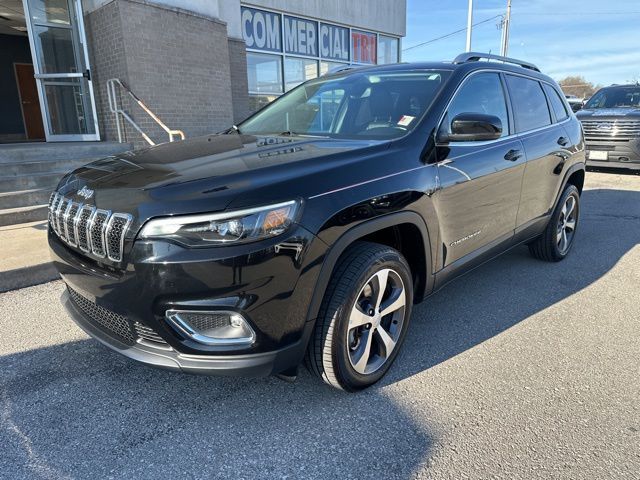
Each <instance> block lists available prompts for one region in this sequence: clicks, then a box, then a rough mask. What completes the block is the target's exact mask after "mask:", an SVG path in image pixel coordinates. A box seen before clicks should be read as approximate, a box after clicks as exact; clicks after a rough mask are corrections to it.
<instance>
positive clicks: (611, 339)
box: [0, 172, 640, 480]
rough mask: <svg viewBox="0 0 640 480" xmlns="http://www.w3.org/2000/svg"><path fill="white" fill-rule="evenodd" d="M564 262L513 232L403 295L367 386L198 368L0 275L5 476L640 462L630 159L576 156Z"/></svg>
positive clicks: (635, 216) (639, 471) (564, 469)
mask: <svg viewBox="0 0 640 480" xmlns="http://www.w3.org/2000/svg"><path fill="white" fill-rule="evenodd" d="M576 242H577V243H576V244H575V245H574V249H573V251H572V252H571V255H570V257H569V258H567V259H566V260H565V261H564V262H561V263H557V264H549V263H544V262H541V261H537V260H534V259H533V258H531V257H530V256H529V254H528V251H527V249H526V247H518V248H516V249H514V250H512V251H511V252H509V253H507V254H506V255H503V256H502V257H500V258H498V259H496V260H494V261H493V262H491V263H489V264H486V265H484V266H483V267H481V268H479V269H477V270H475V271H474V272H472V273H471V274H469V275H467V276H465V277H463V278H461V279H459V280H457V281H455V282H454V283H452V284H450V285H449V286H447V287H445V288H444V289H443V290H441V291H440V292H438V293H437V294H435V295H434V296H433V297H432V298H431V299H429V300H428V301H426V302H424V303H423V304H421V305H419V306H417V307H416V308H415V309H414V314H413V318H412V323H411V325H410V330H409V333H408V336H407V340H406V343H405V345H404V347H403V350H402V352H401V354H400V355H399V357H398V358H397V360H396V363H395V365H394V366H393V368H392V369H391V370H390V372H389V374H388V375H387V377H386V378H385V379H384V380H383V381H382V382H381V383H380V384H379V385H377V386H375V387H373V388H371V389H369V390H367V391H364V392H361V393H358V394H346V393H342V392H339V391H336V390H333V389H331V388H329V387H327V386H324V385H323V384H322V383H320V382H319V381H317V380H316V379H315V378H314V377H312V376H311V375H310V374H309V373H307V372H306V371H305V370H304V369H303V370H302V371H301V375H300V376H299V377H298V379H297V381H296V382H295V383H286V382H283V381H281V380H278V379H276V378H265V379H243V378H217V377H198V376H189V375H183V374H178V373H171V372H165V371H162V370H156V369H152V368H149V367H145V366H143V365H139V364H137V363H134V362H133V361H131V360H128V359H126V358H124V357H121V356H119V355H118V354H116V353H113V352H111V351H109V350H107V349H106V348H104V347H102V346H101V345H99V344H98V343H97V342H96V341H94V340H91V339H89V338H88V337H87V336H86V335H85V334H84V333H83V332H82V331H81V330H80V329H79V328H77V327H76V326H75V325H74V324H73V323H72V322H71V320H70V319H69V318H68V317H67V315H66V313H65V311H64V310H63V308H62V306H61V305H60V302H59V296H60V294H61V292H62V290H63V285H62V283H61V282H60V281H57V282H52V283H48V284H44V285H40V286H36V287H30V288H25V289H22V290H15V291H12V292H8V293H3V294H0V311H1V312H2V315H0V338H1V341H0V478H7V479H22V478H25V479H27V478H28V479H33V478H35V479H37V478H55V479H62V478H118V479H125V478H126V479H130V478H232V479H241V478H260V479H270V478H278V479H280V478H292V479H299V478H314V479H316V478H317V479H345V478H353V479H363V478H400V479H404V478H434V479H456V480H459V479H465V478H470V479H484V478H501V479H509V480H513V479H550V478H558V479H598V480H602V479H626V478H629V479H631V478H633V479H638V478H640V293H639V292H640V246H639V243H640V176H637V175H636V176H634V175H618V174H610V173H594V172H589V173H588V174H587V186H586V189H585V192H584V194H583V203H582V212H581V219H580V223H579V230H578V233H577V237H576Z"/></svg>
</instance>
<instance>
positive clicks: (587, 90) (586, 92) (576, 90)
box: [558, 75, 600, 98]
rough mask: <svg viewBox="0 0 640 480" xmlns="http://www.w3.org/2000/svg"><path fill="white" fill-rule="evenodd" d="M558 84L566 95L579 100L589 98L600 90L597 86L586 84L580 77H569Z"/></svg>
mask: <svg viewBox="0 0 640 480" xmlns="http://www.w3.org/2000/svg"><path fill="white" fill-rule="evenodd" d="M558 83H559V84H560V87H561V88H562V91H563V92H564V93H565V94H566V95H575V96H576V97H580V98H589V97H590V96H591V95H593V94H594V93H595V92H596V90H598V89H599V88H600V86H599V85H594V84H593V83H591V82H588V81H587V80H586V79H585V78H584V77H583V76H582V75H570V76H568V77H565V78H563V79H562V80H560V81H558Z"/></svg>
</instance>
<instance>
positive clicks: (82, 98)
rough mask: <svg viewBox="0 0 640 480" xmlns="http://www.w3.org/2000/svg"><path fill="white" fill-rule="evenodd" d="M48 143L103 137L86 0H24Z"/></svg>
mask: <svg viewBox="0 0 640 480" xmlns="http://www.w3.org/2000/svg"><path fill="white" fill-rule="evenodd" d="M23 4H24V11H25V17H26V20H27V28H28V30H29V41H30V43H31V54H32V56H33V64H34V71H35V75H34V76H35V78H36V83H37V85H38V95H39V96H40V105H41V106H42V119H43V122H44V126H45V134H46V138H47V141H77V140H100V135H99V132H98V122H97V119H96V114H95V111H96V109H95V100H94V97H93V85H92V82H91V70H90V68H89V57H88V53H87V45H86V40H85V32H84V23H83V21H82V6H81V4H80V0H23Z"/></svg>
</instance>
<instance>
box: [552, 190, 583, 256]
mask: <svg viewBox="0 0 640 480" xmlns="http://www.w3.org/2000/svg"><path fill="white" fill-rule="evenodd" d="M577 203H578V200H577V198H576V197H575V196H574V195H569V196H568V197H567V199H566V200H565V202H564V205H563V206H562V210H561V211H560V216H559V217H558V228H557V233H556V242H557V244H558V250H560V253H562V254H565V253H566V252H567V251H568V250H569V247H571V242H572V241H573V236H574V235H575V232H576V223H577V221H578V216H577V214H578V209H577V208H576V206H577Z"/></svg>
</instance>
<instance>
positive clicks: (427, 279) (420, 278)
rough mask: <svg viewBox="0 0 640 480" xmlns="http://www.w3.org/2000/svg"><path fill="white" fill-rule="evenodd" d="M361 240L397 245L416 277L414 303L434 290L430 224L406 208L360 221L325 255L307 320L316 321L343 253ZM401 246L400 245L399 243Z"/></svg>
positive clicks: (391, 245)
mask: <svg viewBox="0 0 640 480" xmlns="http://www.w3.org/2000/svg"><path fill="white" fill-rule="evenodd" d="M357 241H369V242H373V243H378V244H382V245H387V246H390V247H393V248H396V249H398V250H399V251H400V253H402V254H403V255H404V256H405V258H406V259H407V262H408V263H409V266H410V267H411V271H412V275H413V276H414V282H415V281H416V279H417V282H416V283H414V303H416V302H419V301H420V300H422V298H424V296H425V295H426V294H428V293H429V292H430V291H431V290H432V289H433V275H432V272H431V270H430V266H431V265H432V263H431V242H430V236H429V231H428V229H427V225H426V224H425V222H424V220H423V219H422V217H421V216H420V215H419V214H417V213H416V212H412V211H403V212H397V213H391V214H388V215H383V216H381V217H377V218H374V219H372V220H368V221H365V222H363V223H360V224H358V225H356V226H354V227H352V228H350V229H349V230H347V231H346V232H345V233H343V234H342V235H341V236H340V237H339V238H338V240H337V241H336V242H335V243H334V244H333V245H332V246H331V247H330V248H329V250H328V251H327V253H326V254H325V257H324V261H323V264H322V268H321V270H320V274H319V276H318V280H317V281H316V285H315V289H314V292H313V295H312V297H311V302H310V305H309V310H308V313H307V320H315V319H316V318H317V316H318V312H319V310H320V304H321V303H322V299H323V297H324V294H325V291H326V288H327V285H328V284H329V280H330V279H331V275H333V272H334V270H335V268H336V265H337V264H338V260H339V259H340V257H341V256H342V254H343V253H344V252H345V251H346V250H347V249H348V248H349V247H350V246H351V245H353V243H354V242H357ZM398 245H399V246H400V248H397V246H398Z"/></svg>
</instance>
